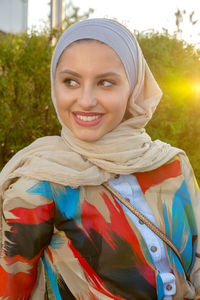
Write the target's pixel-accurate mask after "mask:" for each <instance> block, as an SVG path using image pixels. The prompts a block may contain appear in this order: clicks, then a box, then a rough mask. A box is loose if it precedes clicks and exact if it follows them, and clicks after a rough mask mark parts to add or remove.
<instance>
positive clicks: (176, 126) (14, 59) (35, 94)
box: [0, 32, 200, 182]
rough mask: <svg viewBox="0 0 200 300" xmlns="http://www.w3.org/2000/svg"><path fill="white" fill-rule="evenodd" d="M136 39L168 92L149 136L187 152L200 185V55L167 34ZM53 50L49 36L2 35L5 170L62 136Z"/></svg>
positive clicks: (0, 159) (0, 152)
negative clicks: (24, 151)
mask: <svg viewBox="0 0 200 300" xmlns="http://www.w3.org/2000/svg"><path fill="white" fill-rule="evenodd" d="M136 35H137V38H138V40H139V42H140V45H141V48H142V50H143V52H144V55H145V57H146V60H147V62H148V63H149V65H150V68H151V70H152V72H153V74H154V75H155V78H156V79H157V81H158V83H159V85H160V87H161V89H162V90H163V93H164V96H163V98H162V100H161V103H160V105H159V106H158V109H157V111H156V113H155V115H154V117H153V119H152V121H151V122H150V123H149V124H148V126H147V131H148V132H149V133H150V135H151V136H152V138H153V139H161V140H163V141H166V142H168V143H170V144H172V145H173V146H177V147H180V148H182V149H184V150H185V151H186V153H187V155H188V156H189V158H190V161H191V163H192V165H193V168H194V170H195V173H196V176H197V179H198V181H199V182H200V154H199V152H200V117H199V115H200V114H199V111H200V91H199V90H198V86H197V85H196V86H195V83H198V81H199V84H200V52H198V51H196V52H195V49H194V47H192V46H191V45H186V44H185V43H184V42H183V41H178V40H177V39H176V38H175V37H171V36H169V35H168V33H167V32H164V33H163V34H158V33H156V32H151V33H148V34H141V33H136ZM52 50H53V49H52V47H51V43H50V38H49V35H48V34H47V33H46V34H45V33H43V34H42V33H41V34H38V33H37V32H32V33H31V34H29V35H27V34H23V35H4V34H3V35H1V36H0V145H1V148H0V168H2V167H3V165H4V164H5V163H6V162H7V161H8V160H9V159H10V158H11V156H12V155H13V154H14V153H16V152H17V151H18V150H19V149H21V148H23V147H24V146H26V145H28V144H30V143H31V142H32V141H33V140H35V139H36V138H38V137H40V136H44V135H54V134H59V133H60V126H59V124H58V121H57V119H56V115H55V112H54V109H53V107H52V103H51V96H50V80H49V66H50V60H51V55H52Z"/></svg>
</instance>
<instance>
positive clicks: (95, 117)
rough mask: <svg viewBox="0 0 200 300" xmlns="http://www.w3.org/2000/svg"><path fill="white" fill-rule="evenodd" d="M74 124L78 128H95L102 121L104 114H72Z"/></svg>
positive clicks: (78, 112) (77, 112)
mask: <svg viewBox="0 0 200 300" xmlns="http://www.w3.org/2000/svg"><path fill="white" fill-rule="evenodd" d="M72 116H73V118H74V120H75V122H76V123H77V124H78V125H80V126H86V127H89V126H96V125H98V124H99V123H100V122H101V120H102V119H103V116H104V114H102V113H98V112H87V113H86V112H80V111H76V112H73V113H72Z"/></svg>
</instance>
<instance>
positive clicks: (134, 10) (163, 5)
mask: <svg viewBox="0 0 200 300" xmlns="http://www.w3.org/2000/svg"><path fill="white" fill-rule="evenodd" d="M48 2H49V0H29V10H28V18H29V21H28V26H29V28H31V27H32V26H36V28H42V27H43V26H44V23H45V21H47V18H48V15H49V10H50V7H49V5H48ZM65 2H66V1H65ZM72 3H73V4H74V5H75V6H78V7H80V12H87V11H88V9H89V8H93V9H94V13H93V14H91V16H90V17H108V18H116V19H117V20H118V21H120V22H122V23H123V24H124V25H126V26H127V27H128V28H129V29H130V30H131V31H133V30H138V31H148V30H152V29H153V30H156V31H162V28H165V29H168V31H169V33H170V34H173V33H174V31H175V30H176V24H175V15H174V13H175V12H176V11H177V9H180V10H181V11H184V10H185V11H186V13H185V14H184V18H183V22H182V23H181V25H180V28H181V29H182V31H183V33H182V36H181V37H182V38H183V39H185V40H186V41H188V42H189V43H195V44H199V46H200V0H168V1H164V0H137V1H136V0H122V1H117V0H72ZM193 11H194V16H193V19H192V20H193V21H195V20H198V22H197V23H196V24H195V25H191V23H190V22H189V15H190V14H191V13H192V12H193Z"/></svg>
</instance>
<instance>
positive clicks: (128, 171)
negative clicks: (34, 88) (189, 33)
mask: <svg viewBox="0 0 200 300" xmlns="http://www.w3.org/2000/svg"><path fill="white" fill-rule="evenodd" d="M88 39H89V40H88ZM51 92H52V101H53V104H54V107H55V110H56V113H57V116H58V119H59V121H60V123H61V125H62V132H61V136H46V137H43V138H40V139H38V140H36V141H35V142H33V143H32V144H31V145H29V146H28V147H26V148H24V149H23V150H21V151H20V152H18V153H17V154H16V155H15V156H14V157H13V158H12V159H11V160H10V161H9V162H8V164H7V165H6V166H5V167H4V169H3V171H2V172H1V174H0V197H1V203H2V206H1V231H0V232H1V237H0V238H1V240H0V242H1V252H2V253H1V258H0V299H7V300H18V299H24V300H27V299H32V300H38V299H44V297H45V277H44V270H43V269H44V268H45V269H46V272H47V276H48V278H49V281H50V284H51V286H52V289H53V293H54V295H55V297H56V299H58V300H60V299H66V300H68V299H83V300H89V299H95V300H100V299H103V300H109V299H110V300H112V299H115V300H136V299H137V300H154V299H158V300H163V299H164V300H172V299H175V300H180V299H198V298H199V297H200V259H199V258H200V243H199V234H200V218H199V211H200V191H199V188H198V185H197V183H196V180H195V177H194V174H193V170H192V168H191V166H190V163H189V161H188V159H187V156H186V155H185V153H184V152H183V151H182V150H181V149H178V148H174V147H172V146H170V145H169V144H166V143H163V142H161V141H158V140H156V141H152V140H151V138H150V136H149V135H148V134H147V133H146V131H145V129H144V126H145V125H146V124H147V123H148V121H149V120H150V119H151V117H152V114H153V113H154V111H155V109H156V106H157V104H158V103H159V101H160V98H161V96H162V92H161V90H160V88H159V87H158V84H157V82H156V81H155V79H154V77H153V75H152V73H151V71H150V69H149V67H148V65H147V63H146V61H145V59H144V57H143V54H142V51H141V49H140V47H139V45H138V43H137V41H136V39H135V37H134V36H133V35H132V34H131V33H130V32H129V31H128V30H127V29H126V28H125V27H124V26H123V25H121V24H119V23H118V22H115V21H112V20H108V19H89V20H84V21H81V22H78V23H76V24H73V25H72V26H70V27H69V28H68V29H67V30H66V31H65V32H64V33H63V35H62V36H61V38H60V39H59V41H58V43H57V46H56V48H55V50H54V54H53V57H52V62H51ZM118 198H119V199H120V198H123V199H124V201H125V203H128V205H127V206H125V205H124V204H123V203H121V202H120V201H119V199H118ZM126 199H127V200H126ZM133 206H134V208H133ZM128 207H129V208H130V207H131V208H133V211H136V210H137V211H139V214H136V215H135V214H133V213H132V211H131V210H129V208H128ZM145 220H146V223H144V221H145ZM152 223H153V224H154V225H155V226H156V227H155V228H154V230H153V231H152V228H153V227H152V225H153V224H152ZM158 229H159V230H158ZM158 231H159V234H158ZM166 241H167V242H166ZM174 250H175V251H174Z"/></svg>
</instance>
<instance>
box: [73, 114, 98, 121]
mask: <svg viewBox="0 0 200 300" xmlns="http://www.w3.org/2000/svg"><path fill="white" fill-rule="evenodd" d="M76 117H77V118H78V119H79V120H82V121H85V122H90V121H94V120H97V119H99V118H100V117H101V115H98V116H81V115H76Z"/></svg>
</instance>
